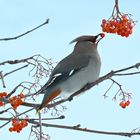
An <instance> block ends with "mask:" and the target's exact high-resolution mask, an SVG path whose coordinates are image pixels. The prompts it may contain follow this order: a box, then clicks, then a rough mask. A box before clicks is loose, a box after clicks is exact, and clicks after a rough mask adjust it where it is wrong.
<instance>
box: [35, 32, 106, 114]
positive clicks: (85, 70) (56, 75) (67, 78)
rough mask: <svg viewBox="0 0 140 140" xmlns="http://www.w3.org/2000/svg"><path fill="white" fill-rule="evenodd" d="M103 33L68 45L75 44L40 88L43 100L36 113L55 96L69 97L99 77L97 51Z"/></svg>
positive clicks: (99, 65) (99, 64)
mask: <svg viewBox="0 0 140 140" xmlns="http://www.w3.org/2000/svg"><path fill="white" fill-rule="evenodd" d="M104 36H105V35H104V34H103V33H100V34H98V35H96V36H88V35H87V36H80V37H78V38H76V39H74V40H73V41H71V42H70V43H74V42H76V45H75V46H74V50H73V52H72V53H71V54H70V55H68V56H67V57H65V58H64V59H63V60H61V61H60V62H59V63H58V64H57V66H56V67H55V68H54V70H53V71H52V73H51V75H50V78H49V80H48V82H47V83H46V84H45V85H44V86H43V87H42V88H41V90H40V93H43V94H44V98H43V100H42V103H41V105H40V107H39V108H38V109H37V111H39V110H41V109H42V108H43V107H45V106H47V105H48V103H49V102H50V101H51V100H53V99H54V98H55V97H57V96H59V95H60V96H63V95H64V94H65V95H67V97H69V96H70V95H72V94H73V93H74V92H76V91H78V90H80V89H81V88H82V87H84V86H85V85H86V84H88V83H91V82H94V81H95V80H97V78H98V77H99V73H100V68H101V60H100V56H99V53H98V50H97V46H98V43H99V41H100V40H101V39H102V38H103V37H104Z"/></svg>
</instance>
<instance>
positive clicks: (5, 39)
mask: <svg viewBox="0 0 140 140" xmlns="http://www.w3.org/2000/svg"><path fill="white" fill-rule="evenodd" d="M48 23H49V19H47V20H46V21H45V22H43V23H42V24H40V25H39V26H37V27H35V28H33V29H31V30H29V31H27V32H25V33H22V34H20V35H17V36H15V37H9V38H1V39H0V41H9V40H15V39H18V38H20V37H23V36H25V35H27V34H29V33H31V32H33V31H35V30H37V29H38V28H40V27H42V26H44V25H46V24H48Z"/></svg>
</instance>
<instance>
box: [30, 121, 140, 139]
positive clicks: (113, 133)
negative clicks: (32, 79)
mask: <svg viewBox="0 0 140 140" xmlns="http://www.w3.org/2000/svg"><path fill="white" fill-rule="evenodd" d="M29 123H32V124H37V125H39V122H37V121H29ZM42 126H45V127H53V128H61V129H69V130H75V131H82V132H89V133H96V134H104V135H116V136H126V137H131V136H134V135H140V132H133V133H132V132H111V131H99V130H93V129H88V128H81V127H80V124H78V125H76V126H66V125H56V124H48V123H42Z"/></svg>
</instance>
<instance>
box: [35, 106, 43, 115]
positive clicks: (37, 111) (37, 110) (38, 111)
mask: <svg viewBox="0 0 140 140" xmlns="http://www.w3.org/2000/svg"><path fill="white" fill-rule="evenodd" d="M41 109H42V108H41V107H39V108H37V109H36V115H38V114H39V113H40V111H41Z"/></svg>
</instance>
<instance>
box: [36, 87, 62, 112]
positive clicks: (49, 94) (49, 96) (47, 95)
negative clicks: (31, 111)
mask: <svg viewBox="0 0 140 140" xmlns="http://www.w3.org/2000/svg"><path fill="white" fill-rule="evenodd" d="M60 93H61V90H60V89H55V90H52V89H51V88H48V89H47V90H46V92H45V95H44V97H43V100H42V103H41V105H40V106H39V107H38V108H37V109H36V113H37V114H38V113H39V112H40V110H41V109H42V108H44V107H46V106H47V105H48V103H49V102H50V101H52V100H53V99H54V98H55V97H57V96H58V95H60Z"/></svg>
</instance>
